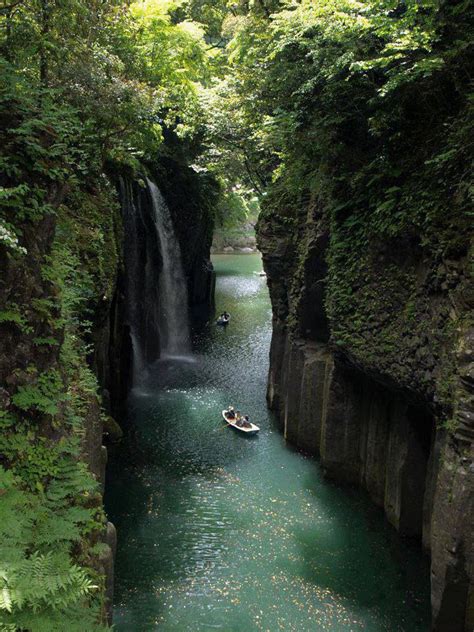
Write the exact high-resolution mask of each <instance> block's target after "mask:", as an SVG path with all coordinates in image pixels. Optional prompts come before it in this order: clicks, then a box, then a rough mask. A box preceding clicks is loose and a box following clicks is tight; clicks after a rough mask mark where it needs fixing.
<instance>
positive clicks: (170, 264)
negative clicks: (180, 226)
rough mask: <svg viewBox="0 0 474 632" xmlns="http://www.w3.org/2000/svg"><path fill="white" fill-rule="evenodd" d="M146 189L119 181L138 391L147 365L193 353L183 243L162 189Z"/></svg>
mask: <svg viewBox="0 0 474 632" xmlns="http://www.w3.org/2000/svg"><path fill="white" fill-rule="evenodd" d="M147 188H148V191H147V190H145V189H141V188H139V187H138V185H136V184H133V183H132V182H130V181H129V180H126V179H123V178H121V179H120V195H121V201H122V212H123V224H124V232H125V240H124V257H125V268H126V277H125V291H126V303H127V321H128V325H129V328H130V338H131V341H132V350H133V384H134V385H135V386H137V385H139V384H140V383H141V382H142V381H143V379H144V378H145V377H146V373H147V371H146V368H147V366H148V365H149V364H150V363H152V362H154V361H155V360H157V359H158V358H159V357H161V358H165V359H166V358H175V357H183V356H188V355H189V353H190V336H189V325H188V297H187V287H186V279H185V276H184V273H183V267H182V263H181V251H180V247H179V243H178V240H177V239H176V236H175V233H174V228H173V223H172V221H171V216H170V212H169V209H168V206H167V204H166V202H165V200H164V199H163V197H162V195H161V193H160V191H159V190H158V187H157V186H156V185H155V184H154V183H153V182H151V181H150V180H147ZM147 194H148V195H147ZM150 202H151V204H150Z"/></svg>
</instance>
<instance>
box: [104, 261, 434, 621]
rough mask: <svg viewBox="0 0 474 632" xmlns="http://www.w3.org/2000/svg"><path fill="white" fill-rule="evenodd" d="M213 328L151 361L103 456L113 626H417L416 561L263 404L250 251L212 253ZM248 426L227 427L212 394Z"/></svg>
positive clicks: (261, 322)
mask: <svg viewBox="0 0 474 632" xmlns="http://www.w3.org/2000/svg"><path fill="white" fill-rule="evenodd" d="M214 265H215V267H216V271H217V293H216V302H217V311H219V310H223V309H224V308H225V309H228V310H229V311H230V312H231V313H232V322H231V325H230V326H229V328H228V329H227V330H222V329H220V328H218V327H215V326H213V325H210V326H209V327H208V328H205V329H204V330H202V331H200V332H197V333H195V335H194V340H193V342H194V361H192V362H191V361H188V362H177V361H173V360H165V361H163V360H162V361H158V362H157V363H155V365H154V366H153V367H152V368H151V370H150V371H149V376H148V379H147V381H146V383H144V384H143V385H142V386H140V387H139V388H136V389H135V390H134V391H133V392H132V393H131V395H130V399H129V412H128V421H127V426H128V435H127V436H126V438H125V440H124V441H123V442H122V444H121V445H120V446H119V447H118V448H116V449H115V451H114V452H112V453H111V455H110V463H109V468H108V484H107V497H106V506H107V511H108V514H109V517H110V519H111V520H113V522H114V523H115V524H116V526H117V529H118V534H119V544H118V551H117V560H116V592H115V612H114V622H115V625H116V629H117V630H118V631H124V632H125V631H131V630H147V631H148V630H154V629H159V630H163V631H182V632H184V631H186V630H192V631H193V632H198V631H201V630H202V631H204V630H223V631H225V632H229V631H235V632H250V631H252V630H266V631H269V632H275V631H276V630H285V631H290V630H295V631H296V630H297V631H298V632H302V631H305V630H308V631H309V630H331V631H334V632H336V631H340V630H364V632H378V631H382V630H387V631H390V632H395V631H397V630H398V631H404V632H416V631H418V630H419V631H420V632H421V631H426V630H427V629H428V627H429V575H428V561H427V560H426V559H425V558H423V557H422V555H421V553H420V552H419V549H418V547H417V546H415V545H414V546H411V545H410V544H407V543H404V542H403V541H401V540H400V539H399V538H398V536H397V535H396V533H395V531H394V530H393V529H392V528H391V527H390V526H388V525H387V523H386V522H385V521H384V518H383V515H382V513H381V512H380V511H379V510H378V509H376V508H374V507H373V505H372V504H371V503H370V502H369V501H368V500H367V499H366V498H365V497H364V496H363V494H362V493H361V492H360V491H351V490H343V489H341V488H339V487H336V486H334V485H332V484H330V483H328V482H326V481H325V480H324V479H323V476H322V473H321V471H320V469H319V467H318V464H317V462H316V461H315V460H313V459H310V458H306V457H305V456H304V455H302V454H300V453H298V452H296V451H294V450H292V449H291V448H290V447H289V446H288V445H286V444H285V441H284V439H283V437H282V436H281V434H280V433H279V432H278V430H277V429H276V426H275V425H274V422H273V420H272V417H271V415H270V413H269V412H268V410H267V407H266V401H265V388H266V379H267V370H268V350H269V343H270V336H271V309H270V303H269V298H268V291H267V288H266V283H265V279H263V278H261V277H259V276H258V275H257V274H255V273H256V272H257V271H258V270H260V269H261V262H260V259H259V257H258V256H257V255H249V256H237V255H236V256H217V257H215V258H214ZM229 404H234V405H236V406H238V407H240V408H241V409H242V410H243V411H248V412H249V413H250V414H251V415H252V418H253V420H254V421H255V422H256V423H258V424H259V425H260V427H261V432H260V435H259V436H257V437H255V438H245V437H242V436H238V435H236V434H235V432H234V431H233V430H231V429H229V428H227V427H226V426H225V425H224V424H223V423H222V421H221V417H220V411H221V409H222V408H223V407H225V406H227V405H229Z"/></svg>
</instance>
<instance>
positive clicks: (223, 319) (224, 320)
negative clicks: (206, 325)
mask: <svg viewBox="0 0 474 632" xmlns="http://www.w3.org/2000/svg"><path fill="white" fill-rule="evenodd" d="M229 321H230V314H229V315H228V316H224V315H223V314H221V316H219V318H218V319H217V320H216V325H222V326H223V327H225V326H226V325H228V324H229Z"/></svg>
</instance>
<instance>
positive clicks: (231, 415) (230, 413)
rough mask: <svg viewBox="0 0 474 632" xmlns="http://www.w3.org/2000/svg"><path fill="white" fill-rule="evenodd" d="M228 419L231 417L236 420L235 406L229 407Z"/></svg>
mask: <svg viewBox="0 0 474 632" xmlns="http://www.w3.org/2000/svg"><path fill="white" fill-rule="evenodd" d="M227 417H229V419H235V410H234V407H233V406H229V408H228V409H227Z"/></svg>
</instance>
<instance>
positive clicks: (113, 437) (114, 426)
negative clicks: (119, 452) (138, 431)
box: [104, 415, 123, 443]
mask: <svg viewBox="0 0 474 632" xmlns="http://www.w3.org/2000/svg"><path fill="white" fill-rule="evenodd" d="M104 435H105V436H106V438H107V440H108V441H110V442H111V443H118V442H119V441H120V440H121V439H122V437H123V430H122V428H121V427H120V426H119V424H118V423H117V422H116V421H115V419H114V418H113V417H111V416H110V415H104Z"/></svg>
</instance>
